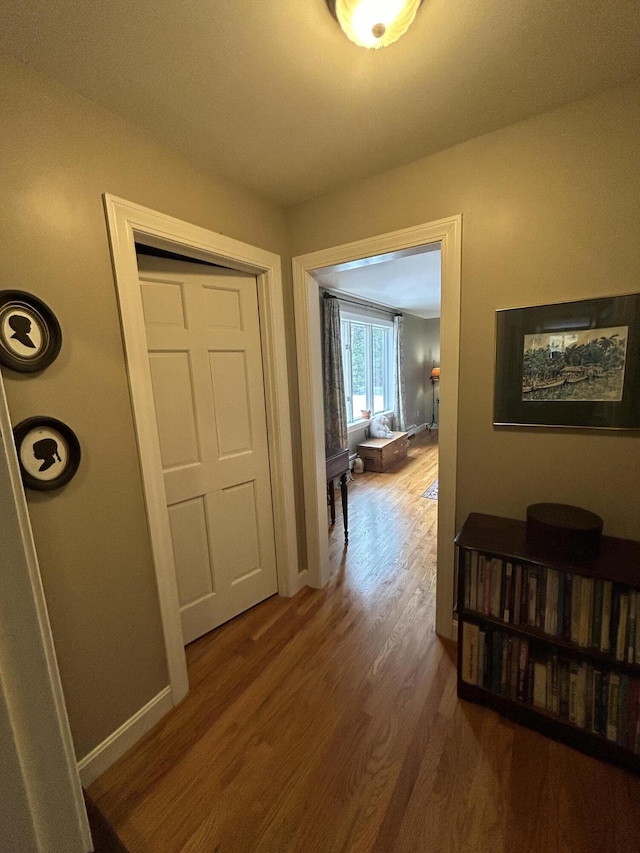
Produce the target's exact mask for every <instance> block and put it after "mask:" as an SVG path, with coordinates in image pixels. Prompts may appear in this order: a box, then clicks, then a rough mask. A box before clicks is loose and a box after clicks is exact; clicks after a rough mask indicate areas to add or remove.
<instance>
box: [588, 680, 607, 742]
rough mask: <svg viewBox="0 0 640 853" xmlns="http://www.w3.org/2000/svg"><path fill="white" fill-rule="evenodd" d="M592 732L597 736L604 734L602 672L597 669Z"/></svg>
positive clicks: (594, 686)
mask: <svg viewBox="0 0 640 853" xmlns="http://www.w3.org/2000/svg"><path fill="white" fill-rule="evenodd" d="M591 731H592V732H594V733H595V734H604V732H603V730H602V670H601V669H596V670H594V673H593V723H592V726H591Z"/></svg>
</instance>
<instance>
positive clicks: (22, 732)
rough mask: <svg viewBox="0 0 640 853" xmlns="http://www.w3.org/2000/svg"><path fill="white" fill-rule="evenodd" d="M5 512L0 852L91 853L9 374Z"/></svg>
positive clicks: (4, 422) (2, 440)
mask: <svg viewBox="0 0 640 853" xmlns="http://www.w3.org/2000/svg"><path fill="white" fill-rule="evenodd" d="M0 507H2V522H1V523H0V626H2V627H1V630H0V766H1V767H2V771H1V775H2V796H1V797H0V849H2V850H15V851H18V850H29V851H31V850H33V851H38V853H48V851H53V850H65V851H69V853H87V851H89V850H93V844H92V842H91V834H90V832H89V824H88V822H87V814H86V811H85V807H84V801H83V797H82V787H81V785H80V776H79V774H78V766H77V763H76V758H75V754H74V749H73V742H72V739H71V731H70V729H69V720H68V717H67V711H66V707H65V703H64V696H63V693H62V686H61V684H60V675H59V672H58V665H57V661H56V654H55V649H54V646H53V639H52V636H51V627H50V625H49V617H48V614H47V607H46V603H45V598H44V591H43V588H42V580H41V578H40V569H39V566H38V557H37V554H36V548H35V544H34V541H33V534H32V531H31V523H30V521H29V513H28V509H27V502H26V499H25V494H24V490H23V487H22V481H21V478H20V469H19V466H18V458H17V455H16V449H15V445H14V444H13V433H12V430H11V422H10V419H9V411H8V409H7V400H6V396H5V392H4V384H3V381H2V376H0ZM7 833H8V835H7Z"/></svg>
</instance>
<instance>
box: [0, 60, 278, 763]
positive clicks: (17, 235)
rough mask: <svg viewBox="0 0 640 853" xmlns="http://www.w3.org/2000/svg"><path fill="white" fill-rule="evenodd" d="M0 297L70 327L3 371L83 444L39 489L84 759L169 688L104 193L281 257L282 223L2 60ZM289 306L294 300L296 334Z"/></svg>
mask: <svg viewBox="0 0 640 853" xmlns="http://www.w3.org/2000/svg"><path fill="white" fill-rule="evenodd" d="M0 78H1V79H2V87H1V91H0V186H1V187H2V205H1V207H0V288H2V289H9V288H16V289H20V290H27V291H31V292H33V293H35V294H37V295H39V296H40V297H42V298H43V299H44V300H45V301H46V302H47V303H48V304H49V305H50V306H51V308H52V309H53V310H54V311H55V313H56V315H57V316H58V319H59V321H60V324H61V326H62V331H63V336H64V338H63V347H62V351H61V354H60V356H59V358H58V359H57V361H56V362H55V363H54V364H53V365H51V366H50V367H49V368H48V369H47V370H45V371H44V372H43V373H41V374H39V375H36V376H31V377H27V376H24V375H19V374H17V373H14V372H12V371H10V370H5V369H3V375H4V377H5V383H6V390H7V396H8V399H9V407H10V410H11V415H12V419H13V422H14V423H17V422H18V421H20V420H22V419H23V418H26V417H29V416H31V415H38V414H43V415H52V416H54V417H57V418H60V419H61V420H63V421H65V422H66V423H68V424H69V425H70V426H71V427H72V428H73V429H74V430H75V431H76V433H77V435H78V437H79V439H80V442H81V445H82V452H83V459H82V465H81V467H80V470H79V472H78V474H77V476H76V477H75V479H74V480H73V481H72V482H71V483H70V484H69V485H67V486H66V487H65V488H63V489H62V490H60V491H58V492H53V493H50V494H46V493H34V492H29V493H28V501H29V510H30V514H31V519H32V524H33V528H34V533H35V539H36V545H37V548H38V552H39V557H40V562H41V570H42V575H43V582H44V586H45V592H46V597H47V603H48V607H49V612H50V618H51V623H52V627H53V633H54V639H55V645H56V649H57V654H58V658H59V664H60V670H61V676H62V681H63V686H64V691H65V696H66V700H67V706H68V711H69V716H70V720H71V727H72V730H73V735H74V740H75V745H76V750H77V754H78V756H79V757H82V756H84V755H85V754H86V753H87V752H88V751H90V750H91V749H92V748H93V747H95V746H96V745H97V744H98V743H100V742H101V741H102V740H103V739H104V738H105V737H107V736H108V735H109V734H111V733H112V732H113V731H114V730H115V729H117V728H118V727H119V726H120V725H122V723H123V722H125V720H127V719H128V718H129V717H130V716H131V715H132V714H134V713H135V712H136V711H138V710H139V709H140V708H141V707H142V706H143V705H145V704H146V703H147V702H148V701H149V700H150V699H151V698H152V697H153V696H155V695H156V694H157V693H158V692H159V691H160V690H161V689H162V688H164V687H165V686H166V684H167V683H168V679H167V672H166V664H165V655H164V645H163V641H162V635H161V626H160V618H159V611H158V603H157V594H156V589H155V578H154V573H153V567H152V563H151V554H150V546H149V540H148V532H147V526H146V519H145V511H144V504H143V499H142V492H141V484H140V476H139V471H138V461H137V454H136V446H135V440H134V432H133V424H132V415H131V407H130V403H129V395H128V387H127V378H126V372H125V363H124V358H123V350H122V343H121V338H120V326H119V317H118V310H117V305H116V294H115V288H114V282H113V275H112V270H111V262H110V257H109V247H108V243H107V232H106V228H105V217H104V213H103V207H102V193H103V192H109V193H112V194H114V195H116V196H120V197H122V198H125V199H127V200H129V201H133V202H137V203H139V204H142V205H144V206H147V207H150V208H153V209H155V210H159V211H162V212H163V213H167V214H170V215H172V216H175V217H178V218H180V219H184V220H187V221H189V222H192V223H195V224H197V225H201V226H204V227H206V228H210V229H212V230H214V231H220V232H223V233H224V234H227V235H229V236H231V237H234V238H237V239H239V240H243V241H245V242H247V243H250V244H253V245H255V246H259V247H261V248H264V249H268V250H270V251H273V252H276V253H278V254H282V255H284V256H285V263H284V267H285V270H286V269H288V263H287V261H286V256H287V233H286V228H285V223H284V219H283V216H282V214H281V212H280V211H279V210H278V209H277V208H275V207H273V206H272V205H270V204H268V203H266V202H264V201H261V200H259V199H258V198H257V197H256V196H255V195H253V194H252V193H250V192H248V191H245V190H243V189H241V188H239V187H237V186H236V185H234V184H231V183H229V182H228V181H226V180H222V179H220V178H216V177H214V176H211V175H209V174H206V173H205V172H203V171H202V170H200V169H198V168H197V167H195V166H194V165H193V164H191V163H189V162H188V161H187V160H186V159H185V158H184V157H183V156H182V155H181V154H179V153H178V152H176V151H174V150H173V149H171V148H168V147H166V146H164V145H161V144H160V143H157V142H155V141H154V140H153V139H151V138H150V137H149V136H147V135H146V134H145V133H143V132H142V131H140V130H138V129H137V128H136V127H134V126H133V125H131V124H129V123H127V122H125V121H122V120H120V119H119V118H117V117H115V116H114V115H112V114H110V113H108V112H106V111H104V110H102V109H100V108H98V107H96V106H94V105H93V104H92V103H90V102H89V101H87V100H85V99H83V98H81V97H79V96H77V95H75V94H72V93H71V92H69V90H67V89H65V88H63V87H61V86H59V85H57V84H56V83H53V82H51V81H49V80H47V79H46V78H44V77H42V76H40V75H38V74H35V73H32V72H31V71H29V70H27V69H25V68H24V67H22V66H19V65H18V64H16V63H14V62H13V61H11V60H2V59H0ZM290 303H291V300H290V299H288V300H287V311H288V312H289V323H290V324H291V323H292V321H291V317H292V309H291V305H290Z"/></svg>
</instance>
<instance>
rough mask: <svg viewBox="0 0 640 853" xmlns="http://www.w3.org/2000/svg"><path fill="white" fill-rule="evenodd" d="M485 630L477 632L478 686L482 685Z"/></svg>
mask: <svg viewBox="0 0 640 853" xmlns="http://www.w3.org/2000/svg"><path fill="white" fill-rule="evenodd" d="M485 643H486V632H485V631H482V630H481V631H479V633H478V673H477V681H476V684H477V685H478V687H484V654H485Z"/></svg>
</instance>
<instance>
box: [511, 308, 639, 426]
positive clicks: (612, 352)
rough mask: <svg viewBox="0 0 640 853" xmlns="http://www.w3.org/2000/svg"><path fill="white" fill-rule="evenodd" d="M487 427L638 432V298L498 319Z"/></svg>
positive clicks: (536, 310) (513, 312)
mask: <svg viewBox="0 0 640 853" xmlns="http://www.w3.org/2000/svg"><path fill="white" fill-rule="evenodd" d="M494 425H495V426H559V427H586V428H592V429H640V294H637V293H635V294H629V295H627V296H614V297H606V298H602V299H586V300H583V301H580V302H560V303H556V304H553V305H536V306H533V307H530V308H513V309H506V310H501V311H498V312H497V324H496V380H495V399H494Z"/></svg>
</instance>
